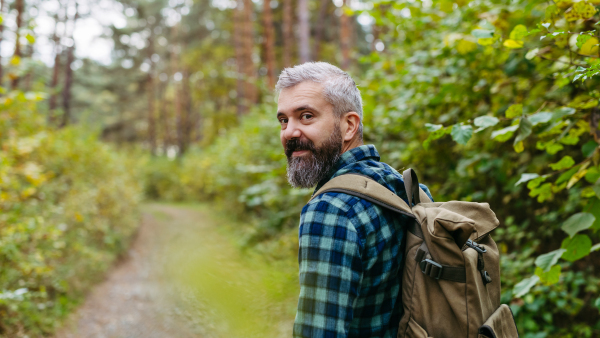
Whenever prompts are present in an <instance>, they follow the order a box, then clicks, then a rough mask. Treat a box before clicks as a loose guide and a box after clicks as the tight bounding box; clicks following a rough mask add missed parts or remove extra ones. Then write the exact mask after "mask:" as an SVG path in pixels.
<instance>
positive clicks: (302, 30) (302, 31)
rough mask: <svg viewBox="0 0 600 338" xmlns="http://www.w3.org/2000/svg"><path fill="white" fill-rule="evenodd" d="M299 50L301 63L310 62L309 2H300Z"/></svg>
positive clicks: (299, 0) (302, 0)
mask: <svg viewBox="0 0 600 338" xmlns="http://www.w3.org/2000/svg"><path fill="white" fill-rule="evenodd" d="M298 42H299V45H298V49H299V55H298V56H299V57H300V63H305V62H308V61H310V16H309V13H308V0H298Z"/></svg>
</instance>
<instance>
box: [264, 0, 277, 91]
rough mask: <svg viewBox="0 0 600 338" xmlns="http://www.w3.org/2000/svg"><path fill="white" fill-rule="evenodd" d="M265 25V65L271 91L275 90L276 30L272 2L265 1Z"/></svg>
mask: <svg viewBox="0 0 600 338" xmlns="http://www.w3.org/2000/svg"><path fill="white" fill-rule="evenodd" d="M263 25H264V29H265V63H266V65H267V82H268V85H269V89H273V88H275V30H274V29H273V13H272V12H271V1H269V0H263Z"/></svg>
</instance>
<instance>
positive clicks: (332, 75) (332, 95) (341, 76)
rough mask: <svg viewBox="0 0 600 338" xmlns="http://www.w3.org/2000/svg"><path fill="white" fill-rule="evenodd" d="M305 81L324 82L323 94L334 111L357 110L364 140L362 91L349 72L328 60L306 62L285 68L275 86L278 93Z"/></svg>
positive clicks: (339, 113)
mask: <svg viewBox="0 0 600 338" xmlns="http://www.w3.org/2000/svg"><path fill="white" fill-rule="evenodd" d="M305 81H312V82H316V83H322V84H323V96H324V97H325V100H326V101H327V102H329V103H330V104H331V105H332V106H333V113H334V114H335V116H337V117H341V116H342V115H343V114H345V113H348V112H351V111H353V112H356V113H357V114H358V116H360V125H359V126H358V135H359V138H360V139H361V140H362V131H363V123H362V120H363V107H362V98H361V97H360V91H359V90H358V88H357V87H356V83H355V82H354V80H352V78H351V77H350V75H348V73H346V72H344V71H343V70H341V69H339V68H338V67H336V66H334V65H332V64H329V63H327V62H306V63H303V64H301V65H297V66H294V67H290V68H285V69H284V70H283V71H282V72H281V74H280V75H279V80H278V81H277V85H276V86H275V90H276V91H277V93H279V92H281V90H283V89H285V88H290V87H293V86H295V85H298V84H300V83H302V82H305Z"/></svg>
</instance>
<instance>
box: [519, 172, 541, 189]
mask: <svg viewBox="0 0 600 338" xmlns="http://www.w3.org/2000/svg"><path fill="white" fill-rule="evenodd" d="M538 177H540V175H538V174H527V173H524V174H521V178H519V180H518V181H517V183H515V187H516V186H518V185H519V184H521V183H525V182H528V181H531V180H533V179H534V178H538Z"/></svg>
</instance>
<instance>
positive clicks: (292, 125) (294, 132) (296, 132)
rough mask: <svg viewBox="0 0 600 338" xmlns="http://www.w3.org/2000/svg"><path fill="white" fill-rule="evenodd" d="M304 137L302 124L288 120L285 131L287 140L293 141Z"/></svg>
mask: <svg viewBox="0 0 600 338" xmlns="http://www.w3.org/2000/svg"><path fill="white" fill-rule="evenodd" d="M300 136H302V131H301V130H300V123H298V122H296V121H294V120H291V119H290V120H288V124H287V126H286V128H285V131H284V137H285V139H286V140H291V139H294V138H300Z"/></svg>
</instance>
